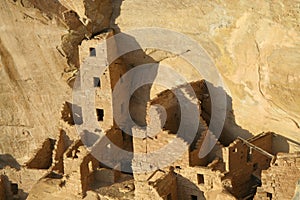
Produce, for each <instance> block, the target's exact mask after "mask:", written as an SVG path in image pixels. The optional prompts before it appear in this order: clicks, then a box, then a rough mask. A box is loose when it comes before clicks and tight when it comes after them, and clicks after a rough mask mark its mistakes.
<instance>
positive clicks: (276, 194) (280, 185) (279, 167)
mask: <svg viewBox="0 0 300 200" xmlns="http://www.w3.org/2000/svg"><path fill="white" fill-rule="evenodd" d="M299 179H300V153H299V152H298V153H291V154H288V153H278V154H277V156H276V161H275V163H274V164H272V165H271V167H270V168H269V169H267V170H263V171H262V177H261V181H262V186H261V187H260V188H258V192H257V194H256V196H255V198H254V199H255V200H270V199H272V200H281V199H292V198H293V196H294V195H295V191H296V186H297V183H298V180H299Z"/></svg>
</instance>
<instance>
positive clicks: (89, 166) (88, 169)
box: [80, 154, 99, 196]
mask: <svg viewBox="0 0 300 200" xmlns="http://www.w3.org/2000/svg"><path fill="white" fill-rule="evenodd" d="M98 167H99V161H98V160H97V159H95V158H94V157H93V156H92V155H91V154H89V155H87V156H85V157H84V158H83V160H82V163H81V164H80V180H81V188H82V192H81V193H82V195H83V196H85V195H86V192H87V191H88V190H89V189H90V186H91V184H92V183H93V182H94V181H95V177H94V173H93V172H94V171H95V170H96V169H97V168H98Z"/></svg>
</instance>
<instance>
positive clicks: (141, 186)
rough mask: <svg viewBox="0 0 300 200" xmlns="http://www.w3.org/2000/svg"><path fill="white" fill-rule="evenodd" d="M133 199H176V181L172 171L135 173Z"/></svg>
mask: <svg viewBox="0 0 300 200" xmlns="http://www.w3.org/2000/svg"><path fill="white" fill-rule="evenodd" d="M134 179H135V199H145V200H146V199H154V200H169V199H173V200H175V199H177V182H176V176H175V174H174V172H173V171H172V170H171V171H169V172H167V171H162V170H157V171H155V172H153V173H152V174H151V173H147V174H135V175H134Z"/></svg>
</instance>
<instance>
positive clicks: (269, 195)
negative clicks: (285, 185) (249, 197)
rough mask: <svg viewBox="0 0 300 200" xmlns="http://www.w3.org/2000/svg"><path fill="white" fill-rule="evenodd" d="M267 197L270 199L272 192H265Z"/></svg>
mask: <svg viewBox="0 0 300 200" xmlns="http://www.w3.org/2000/svg"><path fill="white" fill-rule="evenodd" d="M267 197H268V198H269V199H270V200H271V199H272V193H269V192H267Z"/></svg>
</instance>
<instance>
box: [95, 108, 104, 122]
mask: <svg viewBox="0 0 300 200" xmlns="http://www.w3.org/2000/svg"><path fill="white" fill-rule="evenodd" d="M96 112H97V119H98V121H103V118H104V110H103V109H98V108H97V109H96Z"/></svg>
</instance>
